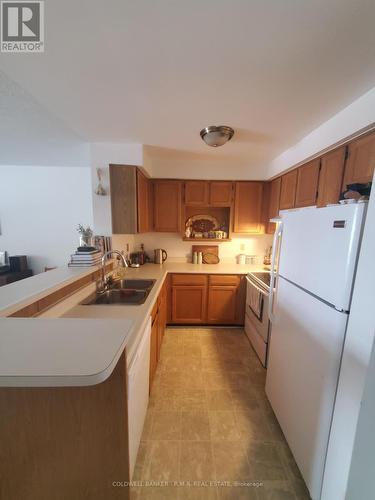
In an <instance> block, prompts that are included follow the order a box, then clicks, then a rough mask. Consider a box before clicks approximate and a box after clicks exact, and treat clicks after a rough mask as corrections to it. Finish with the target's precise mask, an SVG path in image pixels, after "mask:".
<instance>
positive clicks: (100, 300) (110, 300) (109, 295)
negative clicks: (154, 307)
mask: <svg viewBox="0 0 375 500" xmlns="http://www.w3.org/2000/svg"><path fill="white" fill-rule="evenodd" d="M149 293H150V291H149V290H135V289H131V288H126V289H125V288H123V289H118V290H113V289H110V290H106V291H105V292H95V293H93V294H91V295H90V296H89V297H87V299H85V300H83V301H82V302H81V305H85V306H89V305H101V304H112V305H114V304H129V305H140V304H143V303H144V302H145V300H146V299H147V296H148V294H149Z"/></svg>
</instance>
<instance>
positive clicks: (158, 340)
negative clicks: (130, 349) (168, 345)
mask: <svg viewBox="0 0 375 500" xmlns="http://www.w3.org/2000/svg"><path fill="white" fill-rule="evenodd" d="M166 325H167V282H164V284H163V287H162V289H161V291H160V293H159V296H158V298H157V300H156V302H155V304H154V307H153V309H152V312H151V345H150V390H151V386H152V382H153V380H154V377H155V372H156V368H157V366H158V363H159V359H160V350H161V345H162V343H163V338H164V333H165V327H166Z"/></svg>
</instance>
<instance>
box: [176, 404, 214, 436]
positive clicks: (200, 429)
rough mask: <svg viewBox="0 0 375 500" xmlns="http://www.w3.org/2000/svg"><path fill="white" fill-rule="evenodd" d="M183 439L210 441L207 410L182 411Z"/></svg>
mask: <svg viewBox="0 0 375 500" xmlns="http://www.w3.org/2000/svg"><path fill="white" fill-rule="evenodd" d="M181 439H182V440H183V441H209V439H210V424H209V420H208V413H207V412H206V411H189V412H182V413H181Z"/></svg>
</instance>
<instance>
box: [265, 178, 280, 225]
mask: <svg viewBox="0 0 375 500" xmlns="http://www.w3.org/2000/svg"><path fill="white" fill-rule="evenodd" d="M270 184H271V185H270V201H269V205H268V222H267V233H273V232H274V231H275V227H276V224H274V223H273V222H269V219H272V218H273V217H277V216H278V215H279V205H280V189H281V177H278V178H277V179H274V180H273V181H271V183H270Z"/></svg>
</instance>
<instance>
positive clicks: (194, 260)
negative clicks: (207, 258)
mask: <svg viewBox="0 0 375 500" xmlns="http://www.w3.org/2000/svg"><path fill="white" fill-rule="evenodd" d="M193 264H198V253H197V252H193Z"/></svg>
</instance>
